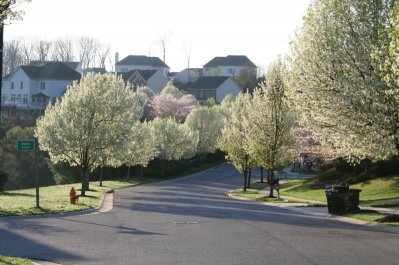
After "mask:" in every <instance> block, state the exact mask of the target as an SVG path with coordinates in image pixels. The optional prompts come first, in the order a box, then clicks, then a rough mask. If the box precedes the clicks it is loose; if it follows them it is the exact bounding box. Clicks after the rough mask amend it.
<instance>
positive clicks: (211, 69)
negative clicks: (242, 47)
mask: <svg viewBox="0 0 399 265" xmlns="http://www.w3.org/2000/svg"><path fill="white" fill-rule="evenodd" d="M256 74H257V67H256V65H255V64H254V63H253V62H252V61H251V60H249V59H248V57H247V56H245V55H228V56H226V57H215V58H213V59H212V60H210V61H209V62H208V63H206V64H205V65H204V76H236V75H245V76H247V77H248V78H251V79H252V78H254V79H256Z"/></svg>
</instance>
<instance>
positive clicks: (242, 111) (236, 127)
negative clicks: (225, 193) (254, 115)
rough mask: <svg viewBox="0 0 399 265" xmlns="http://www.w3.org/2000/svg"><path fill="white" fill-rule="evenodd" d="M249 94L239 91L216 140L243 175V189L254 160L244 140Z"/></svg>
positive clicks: (249, 100)
mask: <svg viewBox="0 0 399 265" xmlns="http://www.w3.org/2000/svg"><path fill="white" fill-rule="evenodd" d="M251 101H252V99H251V96H250V95H249V94H247V93H244V94H243V93H240V94H239V95H238V96H237V97H236V100H235V101H234V103H233V104H232V105H231V107H230V117H229V118H228V119H227V120H226V122H225V125H224V128H223V129H222V135H221V137H220V138H219V141H218V147H219V148H220V149H221V150H222V151H224V152H226V158H227V160H229V161H230V162H231V163H232V164H233V165H234V166H235V168H236V169H237V170H238V171H240V172H241V173H242V174H243V176H244V186H243V189H244V191H246V190H247V187H248V179H249V178H248V175H249V172H250V170H251V168H252V167H253V166H254V165H255V161H254V159H253V158H252V156H251V155H250V154H249V152H248V148H247V142H246V136H245V134H246V127H245V122H246V121H247V120H248V118H249V115H250V113H249V107H250V105H251Z"/></svg>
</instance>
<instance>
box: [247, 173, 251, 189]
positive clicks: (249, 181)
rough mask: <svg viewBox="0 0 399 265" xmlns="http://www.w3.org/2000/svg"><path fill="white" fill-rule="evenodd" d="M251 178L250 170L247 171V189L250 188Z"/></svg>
mask: <svg viewBox="0 0 399 265" xmlns="http://www.w3.org/2000/svg"><path fill="white" fill-rule="evenodd" d="M251 177H252V169H251V168H250V169H249V170H248V185H247V187H248V188H251Z"/></svg>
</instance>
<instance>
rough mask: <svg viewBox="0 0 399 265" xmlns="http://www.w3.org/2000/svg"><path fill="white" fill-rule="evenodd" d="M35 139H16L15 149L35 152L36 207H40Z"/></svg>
mask: <svg viewBox="0 0 399 265" xmlns="http://www.w3.org/2000/svg"><path fill="white" fill-rule="evenodd" d="M36 146H37V144H36V140H35V139H25V140H18V142H17V149H18V151H20V152H35V156H36V157H35V158H36V171H35V175H36V176H35V179H36V208H40V203H39V165H38V155H39V154H38V152H37V151H38V149H37V147H36Z"/></svg>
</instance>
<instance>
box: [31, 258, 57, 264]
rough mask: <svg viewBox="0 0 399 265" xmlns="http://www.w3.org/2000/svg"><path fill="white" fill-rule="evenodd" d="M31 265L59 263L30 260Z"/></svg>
mask: <svg viewBox="0 0 399 265" xmlns="http://www.w3.org/2000/svg"><path fill="white" fill-rule="evenodd" d="M31 261H32V263H33V265H61V264H60V263H54V262H51V261H46V260H35V259H31Z"/></svg>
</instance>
